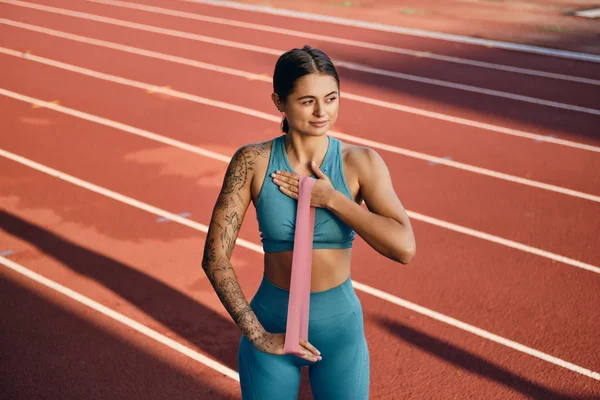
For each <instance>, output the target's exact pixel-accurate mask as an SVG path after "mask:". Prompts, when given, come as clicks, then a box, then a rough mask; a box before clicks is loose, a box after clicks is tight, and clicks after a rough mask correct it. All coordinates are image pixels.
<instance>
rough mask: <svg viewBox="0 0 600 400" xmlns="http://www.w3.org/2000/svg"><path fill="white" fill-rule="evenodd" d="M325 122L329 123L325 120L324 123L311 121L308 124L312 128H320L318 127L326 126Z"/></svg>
mask: <svg viewBox="0 0 600 400" xmlns="http://www.w3.org/2000/svg"><path fill="white" fill-rule="evenodd" d="M327 122H329V121H327V120H325V121H313V122H311V123H310V124H311V125H313V126H319V127H320V126H325V125H327Z"/></svg>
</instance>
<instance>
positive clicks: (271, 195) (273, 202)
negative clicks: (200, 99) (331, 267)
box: [256, 135, 355, 253]
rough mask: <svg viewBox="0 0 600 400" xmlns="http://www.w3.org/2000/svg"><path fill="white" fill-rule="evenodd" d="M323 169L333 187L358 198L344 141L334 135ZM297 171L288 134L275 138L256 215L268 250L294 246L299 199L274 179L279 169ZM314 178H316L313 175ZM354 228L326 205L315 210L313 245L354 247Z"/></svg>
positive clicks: (330, 139)
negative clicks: (289, 151) (346, 166)
mask: <svg viewBox="0 0 600 400" xmlns="http://www.w3.org/2000/svg"><path fill="white" fill-rule="evenodd" d="M328 138H329V145H328V146H327V152H326V153H325V158H324V159H323V163H322V164H321V171H323V173H324V174H325V175H327V176H328V177H329V179H330V180H331V183H332V184H333V187H334V188H335V189H336V190H338V191H340V192H342V193H343V194H344V195H345V196H347V197H348V198H349V199H351V200H352V201H354V199H353V197H352V194H351V193H350V189H349V188H348V184H347V182H346V178H345V177H344V168H343V165H342V143H341V142H340V141H339V140H338V139H336V138H334V137H331V136H328ZM277 170H279V171H288V172H292V173H294V172H295V171H294V170H293V169H292V167H291V166H290V162H289V160H288V157H287V153H286V151H285V135H282V136H279V137H277V138H275V139H273V142H272V145H271V154H270V156H269V166H268V167H267V173H266V175H265V180H264V182H263V185H262V187H261V189H260V192H259V194H258V199H257V200H256V218H257V220H258V229H259V231H260V237H261V241H262V244H263V250H264V251H265V253H271V252H280V251H288V250H293V249H294V233H295V224H296V209H297V205H298V202H297V200H295V199H292V198H291V197H288V196H287V195H285V194H283V193H282V192H281V191H280V190H279V186H277V185H276V184H275V183H274V182H273V180H272V179H271V174H272V173H273V172H275V171H277ZM313 178H316V176H315V175H313ZM354 236H355V233H354V231H353V230H352V229H351V228H350V227H349V226H348V225H346V224H345V223H344V222H343V221H342V220H341V219H339V218H338V217H337V216H336V215H335V214H334V213H332V212H331V211H329V210H326V209H324V208H317V209H316V211H315V227H314V235H313V246H312V247H313V249H346V248H350V247H352V241H353V240H354Z"/></svg>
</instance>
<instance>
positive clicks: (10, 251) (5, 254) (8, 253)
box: [0, 250, 15, 257]
mask: <svg viewBox="0 0 600 400" xmlns="http://www.w3.org/2000/svg"><path fill="white" fill-rule="evenodd" d="M13 254H15V252H14V250H6V251H3V252H2V253H0V257H6V256H10V255H13Z"/></svg>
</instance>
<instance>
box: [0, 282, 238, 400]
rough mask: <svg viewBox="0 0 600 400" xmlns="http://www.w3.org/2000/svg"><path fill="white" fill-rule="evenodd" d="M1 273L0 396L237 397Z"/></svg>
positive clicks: (113, 399) (15, 399)
mask: <svg viewBox="0 0 600 400" xmlns="http://www.w3.org/2000/svg"><path fill="white" fill-rule="evenodd" d="M3 275H4V274H3V273H2V271H0V293H2V301H1V302H0V343H3V344H4V345H5V346H4V347H3V348H2V355H1V356H0V376H1V377H2V378H0V381H1V382H2V392H1V393H0V399H11V400H25V399H27V400H29V399H42V398H43V399H60V400H80V399H102V400H123V399H127V400H147V399H156V400H158V399H169V400H188V399H210V400H236V399H239V395H238V393H230V392H229V391H223V390H222V389H221V388H220V387H219V385H218V384H216V383H215V382H211V381H210V380H206V379H202V378H201V377H199V376H194V375H192V374H190V373H189V371H186V370H182V369H181V368H179V367H177V366H176V365H173V364H171V363H169V361H168V360H166V359H164V357H161V356H159V355H157V354H154V353H153V352H152V351H147V350H146V349H144V348H142V347H143V346H138V345H137V344H136V343H131V342H130V341H129V340H127V339H124V338H122V337H121V336H120V335H119V334H117V333H115V332H113V331H112V330H111V329H106V328H105V326H103V325H102V324H98V323H97V321H89V320H88V319H87V318H86V317H81V316H80V315H78V314H77V313H73V312H72V311H71V310H69V309H66V308H64V307H62V306H61V305H59V304H56V303H54V301H52V300H48V299H46V298H45V297H46V296H45V295H42V294H39V293H37V291H36V290H31V288H28V287H26V286H23V285H21V284H20V283H18V279H15V280H13V279H11V275H10V274H6V276H3ZM159 353H160V352H159ZM213 375H214V374H213ZM209 376H210V375H209ZM157 378H158V379H157Z"/></svg>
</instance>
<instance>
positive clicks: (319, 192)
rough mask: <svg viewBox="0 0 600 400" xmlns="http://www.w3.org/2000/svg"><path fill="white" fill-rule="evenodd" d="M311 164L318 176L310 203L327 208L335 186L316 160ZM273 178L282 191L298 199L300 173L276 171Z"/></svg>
mask: <svg viewBox="0 0 600 400" xmlns="http://www.w3.org/2000/svg"><path fill="white" fill-rule="evenodd" d="M310 165H311V167H312V169H313V171H314V173H315V175H316V176H317V178H318V179H317V181H316V182H315V185H314V186H313V190H312V194H311V197H310V205H311V207H321V208H327V205H328V204H329V201H330V200H331V198H332V197H333V195H334V193H335V188H334V187H333V185H332V184H331V181H330V180H329V178H328V177H327V175H325V174H324V173H323V171H321V169H320V168H319V167H318V166H317V164H316V163H315V162H314V161H313V162H312V163H311V164H310ZM271 178H273V182H274V183H275V184H276V185H277V186H279V190H281V192H283V193H284V194H286V195H288V196H289V197H291V198H292V199H296V200H298V187H299V184H300V175H298V174H296V173H293V172H287V171H275V172H274V173H272V174H271Z"/></svg>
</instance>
